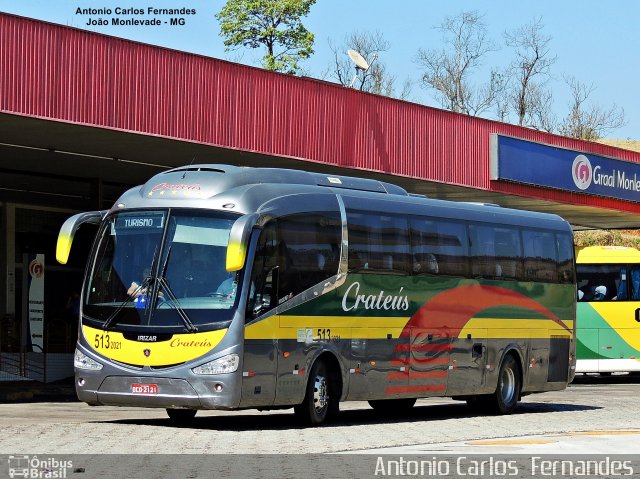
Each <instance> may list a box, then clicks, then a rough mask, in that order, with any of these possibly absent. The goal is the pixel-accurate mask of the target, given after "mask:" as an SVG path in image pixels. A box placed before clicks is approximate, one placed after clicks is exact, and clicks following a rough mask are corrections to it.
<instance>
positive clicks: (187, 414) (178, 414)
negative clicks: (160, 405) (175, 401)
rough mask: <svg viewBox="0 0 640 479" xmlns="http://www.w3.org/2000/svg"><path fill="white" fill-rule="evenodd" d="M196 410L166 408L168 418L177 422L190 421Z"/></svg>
mask: <svg viewBox="0 0 640 479" xmlns="http://www.w3.org/2000/svg"><path fill="white" fill-rule="evenodd" d="M197 412H198V411H197V410H196V409H167V414H168V415H169V418H170V419H171V420H172V421H174V422H177V423H180V422H189V421H191V420H192V419H193V418H194V417H196V413H197Z"/></svg>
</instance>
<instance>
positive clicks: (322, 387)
mask: <svg viewBox="0 0 640 479" xmlns="http://www.w3.org/2000/svg"><path fill="white" fill-rule="evenodd" d="M337 386H338V385H337V380H336V379H335V376H333V375H332V374H331V371H330V370H329V368H328V366H327V365H326V364H325V362H324V361H322V360H318V361H316V363H315V364H314V365H313V367H312V368H311V374H309V381H308V382H307V390H306V393H305V396H304V400H303V401H302V404H298V405H297V406H295V408H294V410H295V413H296V416H298V417H299V418H300V419H301V420H302V421H303V422H305V423H307V424H310V425H312V426H318V425H320V424H322V423H323V422H325V421H326V420H327V419H329V418H331V417H333V416H336V415H337V414H338V410H339V400H340V397H339V392H338V387H337Z"/></svg>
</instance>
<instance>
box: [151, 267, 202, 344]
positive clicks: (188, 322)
mask: <svg viewBox="0 0 640 479" xmlns="http://www.w3.org/2000/svg"><path fill="white" fill-rule="evenodd" d="M158 283H159V284H160V286H161V287H162V288H164V291H165V292H166V293H167V296H169V301H167V303H169V304H171V305H172V306H173V307H174V309H175V310H176V312H177V313H178V316H180V319H182V322H183V323H184V325H185V327H186V328H187V331H188V332H190V333H197V332H198V328H197V327H196V326H195V325H194V324H193V322H192V321H191V319H189V315H188V314H187V312H186V311H185V310H184V309H183V308H182V306H180V301H179V300H178V298H177V297H176V295H175V294H174V293H173V291H172V290H171V287H170V286H169V283H167V281H166V280H165V279H164V278H158Z"/></svg>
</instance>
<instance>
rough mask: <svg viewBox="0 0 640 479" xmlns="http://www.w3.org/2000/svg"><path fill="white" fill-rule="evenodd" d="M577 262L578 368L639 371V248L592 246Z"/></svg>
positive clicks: (603, 371)
mask: <svg viewBox="0 0 640 479" xmlns="http://www.w3.org/2000/svg"><path fill="white" fill-rule="evenodd" d="M576 263H577V265H576V269H577V275H578V314H577V319H578V321H577V340H578V341H577V345H576V355H577V365H576V372H580V373H601V374H611V373H614V372H636V373H637V372H639V371H640V251H638V250H637V249H635V248H627V247H623V246H588V247H583V248H578V249H577V253H576Z"/></svg>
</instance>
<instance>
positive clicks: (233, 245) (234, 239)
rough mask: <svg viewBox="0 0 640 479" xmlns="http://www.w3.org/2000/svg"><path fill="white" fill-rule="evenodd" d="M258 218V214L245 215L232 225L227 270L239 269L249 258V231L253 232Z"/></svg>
mask: <svg viewBox="0 0 640 479" xmlns="http://www.w3.org/2000/svg"><path fill="white" fill-rule="evenodd" d="M257 219H258V215H257V214H251V215H244V216H241V217H240V218H238V219H237V220H236V222H235V223H233V225H232V226H231V232H230V234H229V245H228V246H227V264H226V269H227V271H229V272H233V271H239V270H241V269H242V268H243V266H244V263H245V261H246V259H247V247H248V244H249V233H251V229H252V228H253V226H254V225H255V224H256V221H257Z"/></svg>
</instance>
